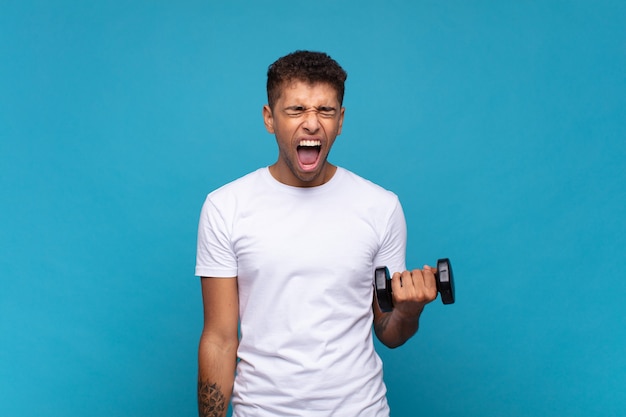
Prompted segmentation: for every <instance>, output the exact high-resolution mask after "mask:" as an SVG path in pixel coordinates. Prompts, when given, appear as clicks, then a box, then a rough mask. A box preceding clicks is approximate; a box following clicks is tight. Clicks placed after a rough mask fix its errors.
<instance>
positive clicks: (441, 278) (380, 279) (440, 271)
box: [374, 258, 454, 312]
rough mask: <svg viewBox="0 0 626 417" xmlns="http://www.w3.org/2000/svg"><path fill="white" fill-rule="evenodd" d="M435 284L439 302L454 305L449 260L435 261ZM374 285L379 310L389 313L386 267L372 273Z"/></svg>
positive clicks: (389, 296)
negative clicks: (439, 296)
mask: <svg viewBox="0 0 626 417" xmlns="http://www.w3.org/2000/svg"><path fill="white" fill-rule="evenodd" d="M435 282H436V283H437V291H438V292H439V294H441V302H443V303H444V304H452V303H454V277H453V275H452V265H451V264H450V260H449V259H447V258H444V259H439V260H438V261H437V272H436V273H435ZM374 285H375V286H376V298H377V299H378V306H379V307H380V310H381V311H383V312H388V311H391V310H392V309H393V296H392V291H391V277H390V275H389V269H388V268H387V267H386V266H382V267H379V268H376V270H375V271H374Z"/></svg>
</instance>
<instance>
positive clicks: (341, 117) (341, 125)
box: [337, 107, 346, 136]
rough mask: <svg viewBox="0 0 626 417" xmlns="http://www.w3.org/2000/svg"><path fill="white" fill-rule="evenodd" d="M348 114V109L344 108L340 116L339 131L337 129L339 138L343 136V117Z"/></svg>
mask: <svg viewBox="0 0 626 417" xmlns="http://www.w3.org/2000/svg"><path fill="white" fill-rule="evenodd" d="M345 112H346V108H345V107H342V108H341V112H340V114H339V129H337V136H339V135H341V128H342V127H343V115H344V113H345Z"/></svg>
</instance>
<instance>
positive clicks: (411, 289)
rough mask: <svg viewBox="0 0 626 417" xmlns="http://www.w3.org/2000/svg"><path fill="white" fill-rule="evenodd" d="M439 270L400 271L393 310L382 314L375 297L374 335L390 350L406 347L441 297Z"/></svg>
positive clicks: (395, 276) (395, 277) (395, 279)
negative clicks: (429, 308) (428, 308)
mask: <svg viewBox="0 0 626 417" xmlns="http://www.w3.org/2000/svg"><path fill="white" fill-rule="evenodd" d="M435 271H436V269H435V268H431V267H429V266H424V269H414V270H413V271H404V272H402V273H400V272H396V273H394V274H393V276H392V277H391V289H392V295H393V306H394V308H393V310H391V311H390V312H382V311H381V310H380V307H379V306H378V301H377V300H376V297H375V296H374V300H373V302H372V309H373V310H374V332H375V333H376V336H377V337H378V339H379V340H380V341H381V342H382V343H383V344H384V345H385V346H387V347H390V348H395V347H398V346H401V345H403V344H404V343H405V342H406V341H407V340H409V339H410V338H411V336H413V335H414V334H415V333H416V332H417V329H418V328H419V319H420V316H421V314H422V312H423V311H424V307H425V306H426V304H428V303H430V302H431V301H433V300H434V299H435V298H437V284H436V282H435Z"/></svg>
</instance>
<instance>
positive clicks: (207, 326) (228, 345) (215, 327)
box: [198, 277, 239, 417]
mask: <svg viewBox="0 0 626 417" xmlns="http://www.w3.org/2000/svg"><path fill="white" fill-rule="evenodd" d="M201 283H202V300H203V305H204V327H203V329H202V335H201V337H200V346H199V349H198V413H199V416H200V417H225V416H226V411H227V410H228V404H229V402H230V397H231V394H232V391H233V382H234V378H235V365H236V362H237V347H238V345H239V338H238V335H237V325H238V318H239V298H238V292H237V279H236V278H204V277H203V278H201Z"/></svg>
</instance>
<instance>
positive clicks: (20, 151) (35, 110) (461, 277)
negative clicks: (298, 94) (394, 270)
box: [0, 0, 626, 417]
mask: <svg viewBox="0 0 626 417" xmlns="http://www.w3.org/2000/svg"><path fill="white" fill-rule="evenodd" d="M625 4H626V3H624V2H622V1H524V2H507V1H447V2H442V1H408V0H407V1H385V2H382V1H380V2H376V1H361V2H356V1H355V2H352V3H350V2H338V1H326V0H320V1H317V2H312V3H311V2H309V3H293V2H286V1H273V2H242V1H230V2H217V1H179V2H165V1H137V0H135V1H133V0H131V1H115V2H114V1H96V2H79V1H76V2H71V1H56V2H46V1H39V2H38V1H12V0H3V1H2V2H0V57H1V58H0V196H1V197H0V198H1V206H0V210H1V211H0V280H1V281H0V283H1V284H0V414H2V415H3V416H4V415H6V416H35V415H42V414H45V415H58V416H113V415H114V416H185V415H196V403H195V384H196V349H197V341H198V337H199V333H200V330H201V314H202V313H201V299H200V287H199V282H198V279H197V278H195V277H194V276H193V268H194V262H195V239H196V225H197V219H198V214H199V210H200V206H201V204H202V202H203V200H204V197H205V195H206V194H207V193H208V192H209V191H210V190H212V189H214V188H216V187H218V186H220V185H222V184H223V183H225V182H227V181H230V180H232V179H234V178H237V177H238V176H240V175H243V174H245V173H247V172H249V171H251V170H253V169H256V168H257V167H259V166H264V165H268V164H270V163H272V162H273V161H274V160H275V158H276V148H275V143H274V139H273V137H272V136H271V135H269V134H267V133H266V132H265V130H264V128H263V124H262V119H261V107H262V105H263V104H264V103H265V101H266V97H265V89H264V83H265V72H266V69H267V66H268V65H269V64H270V63H271V62H273V61H274V60H275V59H276V58H278V57H279V56H282V55H284V54H286V53H288V52H291V51H293V50H295V49H314V50H323V51H326V52H328V53H329V54H330V55H331V56H333V57H334V58H336V59H337V60H338V61H339V62H340V63H341V64H342V65H343V66H344V68H346V70H347V71H348V73H349V78H348V83H347V93H346V99H345V102H344V104H345V106H346V108H347V110H346V121H345V124H344V131H343V134H342V136H341V137H340V139H339V140H338V142H337V143H336V146H335V148H334V150H333V153H332V155H331V159H332V161H333V162H335V163H337V164H339V165H342V166H344V167H346V168H348V169H351V170H353V171H355V172H357V173H359V174H361V175H363V176H365V177H367V178H369V179H371V180H373V181H375V182H377V183H380V184H381V185H383V186H385V187H387V188H389V189H391V190H393V191H395V192H396V193H397V194H398V195H399V196H400V198H401V200H402V202H403V204H404V208H405V212H406V216H407V221H408V227H409V242H408V246H409V254H408V262H409V264H410V265H411V266H421V265H423V264H424V263H433V262H434V261H435V260H436V259H437V258H438V257H444V256H447V257H450V258H451V259H452V261H453V266H454V270H455V276H456V279H457V302H456V304H454V305H452V306H443V305H441V304H440V303H439V301H437V302H435V303H434V304H433V305H432V306H429V308H428V309H427V311H426V312H425V313H424V316H423V320H422V326H421V329H420V333H419V335H418V336H417V337H415V338H414V339H412V340H411V341H410V342H409V343H407V344H406V345H405V346H404V347H402V348H399V349H396V350H386V349H384V348H382V347H381V346H380V345H377V347H378V348H379V351H380V353H381V355H382V357H383V359H384V361H385V372H386V380H387V384H388V388H389V401H390V403H391V406H392V410H393V415H394V416H412V415H429V416H481V417H489V416H494V417H495V416H528V417H530V416H548V415H549V416H623V415H625V414H626V395H624V388H625V387H626V355H625V354H624V353H625V345H626V326H625V324H626V323H625V322H626V320H625V307H624V303H623V299H624V296H625V295H626V285H625V284H624V281H625V278H626V277H625V274H624V270H625V265H624V264H625V259H626V257H625V255H626V253H625V248H626V238H625V236H626V216H625V210H624V207H625V206H626V187H625V185H624V184H625V181H626V169H625V167H624V160H625V158H626V76H625V75H626V6H625Z"/></svg>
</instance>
